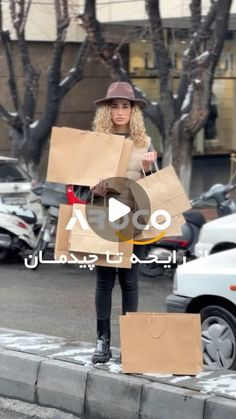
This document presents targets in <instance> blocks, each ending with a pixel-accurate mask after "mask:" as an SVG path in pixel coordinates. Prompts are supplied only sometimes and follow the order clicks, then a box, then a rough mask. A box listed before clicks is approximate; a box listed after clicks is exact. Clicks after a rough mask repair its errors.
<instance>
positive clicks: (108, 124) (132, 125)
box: [92, 104, 147, 147]
mask: <svg viewBox="0 0 236 419" xmlns="http://www.w3.org/2000/svg"><path fill="white" fill-rule="evenodd" d="M92 129H93V130H94V131H97V132H104V133H105V134H113V133H114V127H113V123H112V120H111V107H110V106H109V104H105V105H101V106H99V107H98V109H97V111H96V114H95V117H94V120H93V124H92ZM129 130H130V138H131V140H133V142H134V144H135V145H136V146H137V147H144V146H145V145H147V134H146V129H145V125H144V120H143V114H142V112H141V110H140V108H139V106H138V105H133V106H132V108H131V116H130V122H129Z"/></svg>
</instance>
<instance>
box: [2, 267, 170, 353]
mask: <svg viewBox="0 0 236 419" xmlns="http://www.w3.org/2000/svg"><path fill="white" fill-rule="evenodd" d="M139 289H140V304H139V310H140V311H155V312H157V311H159V312H161V311H166V310H165V298H166V296H167V295H168V294H169V292H171V289H172V280H171V279H169V278H158V279H157V278H156V279H151V278H146V277H144V276H141V275H140V276H139ZM94 290H95V272H94V271H92V272H91V271H89V270H88V271H87V270H82V269H79V268H75V266H72V265H70V266H65V265H60V266H59V265H53V264H52V265H40V266H39V267H38V269H37V270H36V271H32V270H29V269H26V268H25V267H24V265H21V264H4V265H3V264H1V265H0V327H6V328H11V329H17V330H25V331H29V332H35V333H43V334H49V335H54V336H61V337H66V338H73V339H74V338H75V339H78V340H81V341H86V342H93V341H94V339H95V310H94ZM120 313H121V293H120V287H119V283H118V282H117V283H116V285H115V287H114V290H113V310H112V345H114V346H118V345H119V333H118V317H119V315H120Z"/></svg>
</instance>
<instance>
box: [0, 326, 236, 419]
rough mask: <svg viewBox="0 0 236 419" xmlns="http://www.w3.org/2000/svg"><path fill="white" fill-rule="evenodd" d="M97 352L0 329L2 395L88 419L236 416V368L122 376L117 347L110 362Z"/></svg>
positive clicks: (79, 344)
mask: <svg viewBox="0 0 236 419" xmlns="http://www.w3.org/2000/svg"><path fill="white" fill-rule="evenodd" d="M93 350H94V348H93V345H92V344H89V343H84V342H77V341H68V340H66V339H64V338H60V337H54V336H46V335H39V334H31V333H27V332H21V331H17V330H10V329H0V396H3V397H8V398H15V399H19V400H22V401H25V402H30V403H34V404H37V405H40V406H48V407H52V408H55V409H59V410H62V411H65V412H68V413H72V414H74V415H75V416H76V417H80V418H83V419H84V418H85V419H101V418H103V419H106V418H107V419H108V418H109V419H222V418H224V419H232V418H234V417H236V372H233V371H228V370H211V369H207V368H206V369H205V370H204V371H202V372H201V373H200V374H198V375H197V376H196V377H190V376H173V375H163V374H154V375H150V374H148V375H143V374H137V375H134V374H122V371H121V365H120V363H119V350H118V349H117V348H112V352H113V358H112V359H111V360H110V362H108V363H107V364H105V365H102V364H97V365H96V366H93V365H92V363H91V355H92V353H93ZM55 419H57V418H56V417H55Z"/></svg>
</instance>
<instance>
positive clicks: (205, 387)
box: [198, 374, 236, 398]
mask: <svg viewBox="0 0 236 419" xmlns="http://www.w3.org/2000/svg"><path fill="white" fill-rule="evenodd" d="M198 384H199V385H201V386H202V389H201V393H204V394H208V393H214V392H218V393H221V394H226V395H228V396H231V397H234V398H236V375H235V374H227V375H221V376H219V377H215V378H209V379H206V380H204V381H199V383H198Z"/></svg>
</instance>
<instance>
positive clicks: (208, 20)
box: [176, 2, 216, 109]
mask: <svg viewBox="0 0 236 419" xmlns="http://www.w3.org/2000/svg"><path fill="white" fill-rule="evenodd" d="M194 6H195V7H197V6H196V5H195V4H194ZM194 6H192V7H194ZM192 12H193V8H192ZM215 17H216V2H213V3H212V5H211V7H210V10H209V12H208V14H207V15H206V16H205V18H204V19H203V21H202V22H201V24H200V26H199V28H198V30H197V31H195V32H194V33H193V35H192V38H191V40H190V44H189V48H188V49H187V50H186V51H185V52H184V55H183V61H182V73H181V78H180V82H179V88H178V98H177V103H176V105H177V108H178V109H181V106H182V103H183V100H184V97H185V94H186V91H187V88H188V85H189V81H190V72H191V66H192V65H193V60H194V58H195V57H196V55H197V54H198V51H199V48H200V45H201V43H202V41H203V40H205V39H207V38H209V29H210V27H211V25H212V23H213V22H214V20H215ZM192 21H193V19H192ZM196 22H197V21H196ZM196 22H195V21H194V25H195V23H196Z"/></svg>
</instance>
